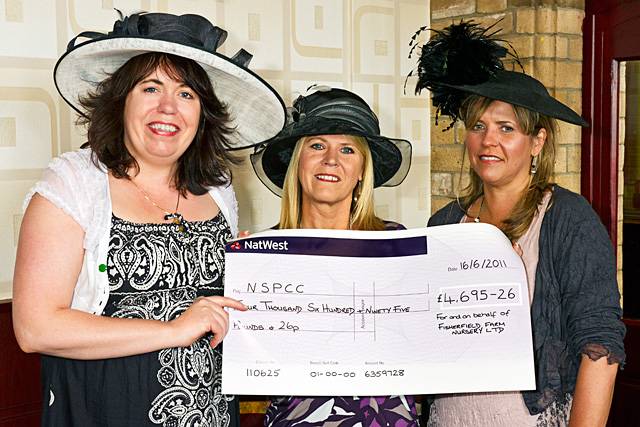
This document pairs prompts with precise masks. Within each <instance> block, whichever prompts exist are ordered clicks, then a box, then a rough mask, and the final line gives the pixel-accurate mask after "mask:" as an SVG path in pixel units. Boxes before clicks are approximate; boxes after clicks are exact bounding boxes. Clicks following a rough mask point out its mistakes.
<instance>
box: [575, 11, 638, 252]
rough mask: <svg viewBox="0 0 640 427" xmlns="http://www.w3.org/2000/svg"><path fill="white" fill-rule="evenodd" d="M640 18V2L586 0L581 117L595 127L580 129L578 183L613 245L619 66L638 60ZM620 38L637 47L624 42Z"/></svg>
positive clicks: (616, 178) (616, 195)
mask: <svg viewBox="0 0 640 427" xmlns="http://www.w3.org/2000/svg"><path fill="white" fill-rule="evenodd" d="M634 16H635V17H636V18H632V17H634ZM639 16H640V0H587V1H586V2H585V19H584V25H583V62H582V87H583V89H582V114H583V116H584V117H585V118H586V119H587V120H588V121H589V123H590V124H591V126H590V127H589V128H585V129H583V131H582V158H581V180H580V185H581V192H582V195H583V196H585V197H586V198H587V200H589V202H590V203H591V205H592V206H593V208H594V209H595V211H596V212H597V213H598V215H599V216H600V219H601V220H602V222H603V224H604V226H605V227H606V229H607V231H608V233H609V236H610V237H611V240H612V242H613V244H614V247H615V246H616V245H617V240H618V239H617V236H618V89H619V70H618V68H619V63H620V61H624V60H629V59H639V58H640V45H638V43H637V40H640V25H639V24H640V18H637V17H639ZM630 17H631V18H630ZM621 38H624V39H625V40H630V41H633V40H636V43H635V44H634V43H633V42H629V43H625V44H621V43H619V40H620V39H621ZM614 40H615V41H618V42H617V43H613V42H614Z"/></svg>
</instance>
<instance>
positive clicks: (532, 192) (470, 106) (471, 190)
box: [460, 95, 558, 240]
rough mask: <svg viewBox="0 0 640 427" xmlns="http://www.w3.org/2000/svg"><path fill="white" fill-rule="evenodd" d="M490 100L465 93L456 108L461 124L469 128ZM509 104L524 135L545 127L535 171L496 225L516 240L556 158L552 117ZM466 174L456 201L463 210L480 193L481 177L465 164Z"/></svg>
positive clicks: (548, 181)
mask: <svg viewBox="0 0 640 427" xmlns="http://www.w3.org/2000/svg"><path fill="white" fill-rule="evenodd" d="M493 101H494V100H493V99H490V98H485V97H483V96H479V95H471V96H469V97H468V98H467V99H466V100H465V102H464V103H463V105H462V107H461V109H460V117H461V118H462V120H463V121H464V124H465V127H466V128H467V129H470V128H471V127H472V126H474V125H475V124H476V123H477V122H478V120H479V119H480V116H482V114H483V113H484V112H485V110H486V109H487V108H488V107H489V105H490V104H491V103H492V102H493ZM511 107H512V108H513V112H514V114H515V116H516V121H517V122H518V125H519V126H520V128H521V129H522V132H523V133H524V134H525V135H529V136H536V135H537V134H538V132H539V131H540V129H545V130H546V132H547V139H546V142H545V143H544V145H543V146H542V151H540V153H539V154H538V164H537V171H536V173H535V174H532V175H531V180H530V182H529V186H528V187H527V188H526V189H525V190H524V191H523V192H522V195H521V196H520V199H519V200H518V202H517V203H516V205H515V206H514V208H513V210H512V211H511V213H510V214H509V217H508V218H507V219H505V220H504V221H503V222H502V226H501V227H500V228H501V229H502V231H503V232H504V234H506V235H507V237H508V238H509V239H510V240H517V239H518V238H519V237H521V236H522V235H523V234H524V233H525V232H526V231H527V229H528V228H529V225H531V222H532V221H533V218H534V216H535V215H536V212H537V211H538V206H539V205H540V203H541V202H542V198H543V197H544V193H545V192H546V191H548V190H549V189H550V188H551V186H552V185H553V183H552V181H551V179H552V175H553V165H554V163H555V158H556V146H555V144H556V135H557V133H558V124H557V121H556V120H555V119H554V118H551V117H548V116H545V115H542V114H540V113H536V112H535V111H531V110H529V109H527V108H524V107H520V106H518V105H511ZM465 151H466V150H465ZM532 161H533V158H532ZM463 163H464V162H463ZM469 176H470V182H469V185H468V186H467V187H466V188H464V189H463V190H462V194H461V196H460V205H461V207H462V209H464V210H465V212H466V211H467V209H469V207H470V206H471V204H472V203H473V202H474V201H476V200H477V199H478V197H480V196H481V195H482V194H483V193H484V190H483V187H482V180H481V179H480V177H479V176H478V174H476V173H475V171H474V170H473V168H469Z"/></svg>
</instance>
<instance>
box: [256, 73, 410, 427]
mask: <svg viewBox="0 0 640 427" xmlns="http://www.w3.org/2000/svg"><path fill="white" fill-rule="evenodd" d="M288 118H289V121H288V123H287V125H286V126H285V128H284V129H283V130H282V132H280V133H279V134H278V135H276V136H275V137H274V138H273V139H271V140H270V141H268V142H266V143H265V145H264V146H262V147H259V148H258V149H257V151H256V153H255V154H253V155H252V156H251V161H252V163H253V166H254V169H255V171H256V174H257V175H258V177H259V178H260V180H261V181H262V182H263V183H264V184H265V185H266V186H267V187H268V188H270V189H271V190H272V191H273V192H274V193H276V194H278V195H282V203H281V211H280V222H279V224H278V225H277V228H280V229H284V228H288V229H291V228H325V229H337V230H347V229H350V230H399V229H404V227H403V226H402V225H400V224H397V223H395V222H390V221H383V220H382V219H380V218H378V217H377V216H376V215H375V212H374V203H373V189H374V187H379V186H395V185H398V184H400V183H401V182H402V180H404V178H405V177H406V175H407V172H408V171H409V165H410V160H411V144H410V143H409V141H406V140H403V139H394V138H389V137H385V136H382V135H380V125H379V123H378V118H377V117H376V115H375V113H374V112H373V111H372V110H371V108H369V106H368V105H367V103H366V102H365V101H364V100H363V99H362V98H360V97H359V96H358V95H356V94H355V93H353V92H350V91H347V90H344V89H336V88H329V87H326V86H314V87H313V89H312V90H310V91H308V93H306V94H305V95H304V96H300V97H299V98H298V99H296V101H295V102H294V103H293V106H292V107H291V108H290V109H289V115H288ZM417 422H418V421H417V411H416V405H415V401H414V398H413V396H379V397H370V396H366V397H365V396H361V397H336V396H331V397H320V396H316V397H304V396H287V397H279V398H275V399H273V400H272V402H271V405H270V406H269V408H268V409H267V414H266V418H265V426H268V427H285V426H292V425H332V426H336V427H338V426H353V425H362V426H371V425H380V426H403V427H414V426H417Z"/></svg>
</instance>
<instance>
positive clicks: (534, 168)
mask: <svg viewBox="0 0 640 427" xmlns="http://www.w3.org/2000/svg"><path fill="white" fill-rule="evenodd" d="M536 172H538V156H533V159H531V171H530V173H531V175H535V174H536Z"/></svg>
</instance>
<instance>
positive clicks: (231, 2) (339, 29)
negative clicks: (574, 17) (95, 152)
mask: <svg viewBox="0 0 640 427" xmlns="http://www.w3.org/2000/svg"><path fill="white" fill-rule="evenodd" d="M114 7H115V8H118V9H120V10H122V11H123V12H125V13H131V12H136V11H140V10H146V11H163V12H170V13H174V14H183V13H198V14H201V15H204V16H206V17H207V18H208V19H209V20H211V21H212V22H214V23H215V24H216V25H218V26H220V27H222V28H224V29H226V30H227V31H229V37H228V39H227V41H226V43H225V44H224V45H223V46H222V48H221V49H220V51H221V52H222V53H234V52H236V51H237V50H238V49H239V48H240V47H244V48H245V49H246V50H248V51H249V52H251V53H253V55H254V58H253V61H252V63H251V68H252V69H253V70H255V71H256V72H257V73H258V74H260V75H261V76H263V77H264V78H265V79H266V80H267V81H268V82H269V83H271V84H272V85H273V86H274V87H275V88H276V89H277V90H278V91H279V92H280V93H281V95H282V96H283V98H284V99H285V102H286V103H287V104H288V105H290V103H291V101H292V99H295V98H296V97H297V95H298V94H299V93H300V92H301V91H304V89H305V88H306V87H308V86H309V85H311V84H312V83H325V84H330V85H333V86H337V87H342V88H347V89H350V90H353V91H355V92H357V93H358V94H360V95H361V96H362V97H363V98H364V99H366V100H367V101H368V102H369V103H370V104H371V105H372V106H373V109H374V111H376V113H377V114H378V116H379V117H380V121H381V127H382V132H383V134H385V135H388V136H393V137H401V138H405V139H409V140H410V141H411V142H412V143H413V149H414V151H413V159H412V167H411V171H410V172H409V176H408V177H407V179H406V180H405V182H404V183H403V184H402V185H400V186H399V187H396V188H391V189H388V188H384V189H379V190H376V194H375V197H376V211H377V214H378V215H379V216H381V217H383V218H388V219H392V220H396V221H400V222H402V223H404V224H405V225H407V226H408V227H419V226H423V225H424V224H425V223H426V220H427V217H428V215H429V212H430V206H429V200H430V188H429V183H430V177H429V151H430V147H429V141H428V135H429V111H428V105H427V100H426V97H425V96H422V97H415V96H414V95H413V93H412V90H411V89H410V88H411V87H412V84H411V83H410V84H409V85H408V88H409V89H408V90H407V94H406V95H405V94H404V93H403V85H404V80H405V76H406V75H407V74H408V72H409V71H410V69H411V68H412V66H413V65H412V63H414V62H415V61H410V60H408V59H407V54H408V42H409V39H410V37H411V35H412V34H413V32H414V31H415V30H416V29H417V28H419V27H420V26H422V25H426V24H427V23H428V19H429V0H55V1H53V0H0V40H2V42H1V43H0V194H1V195H2V198H1V203H0V300H1V299H3V298H8V297H10V292H11V291H10V290H11V280H12V276H13V265H14V262H15V250H16V244H17V240H18V231H19V228H20V222H21V220H22V206H21V205H22V199H23V197H24V194H25V193H26V192H27V191H28V189H29V188H30V187H31V186H32V185H33V184H34V183H35V181H37V180H38V179H39V177H40V175H41V173H42V170H43V169H44V168H45V167H46V166H47V164H48V162H49V161H50V160H51V159H52V158H53V157H55V156H57V155H59V154H60V153H62V152H65V151H69V150H74V149H76V148H78V147H79V146H80V144H82V142H84V138H83V135H82V129H78V128H77V127H76V126H75V125H74V115H73V114H72V112H71V110H70V108H68V107H67V105H66V104H65V103H64V101H62V100H61V98H60V97H59V96H58V94H57V92H56V89H55V87H54V85H53V79H52V70H53V67H54V65H55V63H56V59H57V57H58V56H59V55H60V54H62V53H63V52H64V50H65V47H66V44H67V41H68V40H69V39H70V38H72V37H73V36H74V35H76V34H78V33H79V32H81V31H85V30H100V31H108V30H110V29H111V27H112V25H113V22H114V20H115V19H116V13H115V12H114V11H113V8H114ZM242 154H243V155H244V156H247V155H248V154H249V153H248V152H244V153H242ZM233 184H234V187H235V189H236V193H237V196H238V201H239V206H240V227H241V229H249V230H252V231H257V230H261V229H264V228H267V227H270V226H272V225H273V224H275V222H276V221H277V217H278V213H279V203H280V199H278V198H277V197H275V196H273V195H272V194H271V193H270V192H269V191H268V190H266V189H265V188H264V187H263V186H262V184H261V183H260V182H259V181H258V180H257V179H256V178H255V176H254V174H253V170H252V169H251V166H250V165H249V163H248V162H245V164H244V165H243V166H241V167H239V168H237V169H236V170H235V171H234V181H233Z"/></svg>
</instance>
